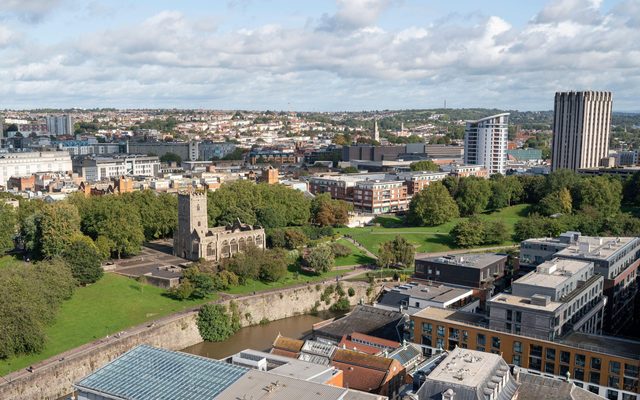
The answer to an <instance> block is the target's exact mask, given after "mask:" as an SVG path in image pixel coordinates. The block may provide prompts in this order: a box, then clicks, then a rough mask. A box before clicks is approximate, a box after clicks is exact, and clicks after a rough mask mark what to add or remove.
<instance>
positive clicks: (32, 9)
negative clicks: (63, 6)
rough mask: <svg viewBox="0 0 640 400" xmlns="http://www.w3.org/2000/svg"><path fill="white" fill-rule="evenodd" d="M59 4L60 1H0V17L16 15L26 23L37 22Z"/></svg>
mask: <svg viewBox="0 0 640 400" xmlns="http://www.w3.org/2000/svg"><path fill="white" fill-rule="evenodd" d="M60 3H61V0H2V1H0V15H3V14H4V15H16V16H18V17H19V18H21V19H23V20H25V21H28V22H39V21H40V20H41V19H42V18H43V17H44V16H45V15H46V14H48V13H49V12H51V11H52V10H53V9H54V8H56V7H57V6H58V5H59V4H60Z"/></svg>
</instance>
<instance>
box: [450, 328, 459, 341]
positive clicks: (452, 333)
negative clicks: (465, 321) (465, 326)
mask: <svg viewBox="0 0 640 400" xmlns="http://www.w3.org/2000/svg"><path fill="white" fill-rule="evenodd" d="M459 337H460V330H458V329H456V328H449V340H458V338H459Z"/></svg>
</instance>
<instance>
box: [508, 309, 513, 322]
mask: <svg viewBox="0 0 640 400" xmlns="http://www.w3.org/2000/svg"><path fill="white" fill-rule="evenodd" d="M512 318H513V311H511V310H507V321H511V319H512Z"/></svg>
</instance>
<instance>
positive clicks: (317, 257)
mask: <svg viewBox="0 0 640 400" xmlns="http://www.w3.org/2000/svg"><path fill="white" fill-rule="evenodd" d="M304 261H305V264H306V265H307V266H308V267H309V268H311V269H312V270H314V271H315V272H316V273H317V274H321V273H323V272H328V271H331V269H332V268H333V266H334V265H335V256H334V254H333V251H332V250H331V247H330V246H327V245H319V246H316V247H312V248H311V249H309V251H308V252H307V254H305V256H304Z"/></svg>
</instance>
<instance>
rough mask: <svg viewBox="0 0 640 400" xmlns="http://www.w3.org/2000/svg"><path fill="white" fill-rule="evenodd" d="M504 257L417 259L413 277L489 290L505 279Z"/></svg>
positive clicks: (495, 255) (505, 260)
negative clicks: (487, 288) (496, 282)
mask: <svg viewBox="0 0 640 400" xmlns="http://www.w3.org/2000/svg"><path fill="white" fill-rule="evenodd" d="M506 264H507V256H506V255H505V254H457V255H449V256H443V257H424V258H416V261H415V273H414V277H415V278H417V279H424V280H429V281H435V282H444V283H450V284H452V285H460V286H466V287H472V288H486V287H489V286H492V285H493V284H494V283H495V281H497V280H500V279H501V278H502V277H503V276H504V272H505V267H506Z"/></svg>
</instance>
